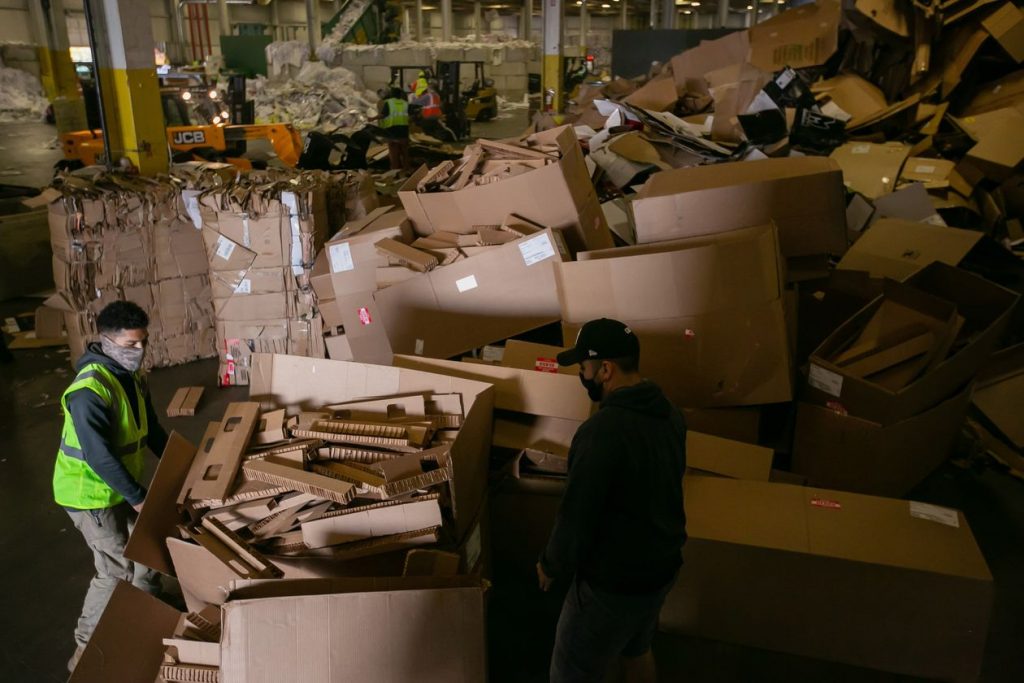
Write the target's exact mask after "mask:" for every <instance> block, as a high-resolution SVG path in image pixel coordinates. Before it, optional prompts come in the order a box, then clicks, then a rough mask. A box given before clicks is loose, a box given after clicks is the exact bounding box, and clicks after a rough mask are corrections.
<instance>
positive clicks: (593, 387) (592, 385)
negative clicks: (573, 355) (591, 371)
mask: <svg viewBox="0 0 1024 683" xmlns="http://www.w3.org/2000/svg"><path fill="white" fill-rule="evenodd" d="M580 384H582V385H583V388H584V389H586V390H587V396H589V397H590V400H591V401H593V402H594V403H600V402H601V399H602V398H603V396H602V394H603V393H604V392H603V391H602V389H603V386H602V385H601V383H600V382H598V381H597V380H596V379H587V378H586V377H584V376H583V371H582V370H580Z"/></svg>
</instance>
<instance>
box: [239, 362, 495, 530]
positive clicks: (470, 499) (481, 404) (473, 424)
mask: <svg viewBox="0 0 1024 683" xmlns="http://www.w3.org/2000/svg"><path fill="white" fill-rule="evenodd" d="M252 368H253V372H252V378H251V382H250V388H249V393H250V396H251V397H252V399H253V400H257V401H261V402H262V403H263V404H264V408H268V407H287V408H291V407H293V406H298V407H300V408H301V409H303V410H318V409H319V408H321V407H323V406H325V405H330V404H334V403H343V402H348V401H355V400H361V399H368V398H375V397H379V396H393V395H400V394H413V393H423V392H429V393H442V394H444V393H457V394H461V395H462V407H463V412H464V415H465V418H464V420H463V422H462V426H461V428H460V429H459V431H458V435H457V436H456V438H455V441H454V442H452V444H451V451H450V458H451V466H452V477H453V478H452V481H451V482H450V486H451V490H452V508H453V510H454V514H455V524H454V528H455V531H456V538H458V539H461V538H462V537H463V536H464V535H465V533H466V531H467V530H468V529H469V527H470V524H471V522H472V521H473V519H474V517H475V515H476V513H477V511H478V510H479V508H480V505H481V501H482V500H483V495H484V491H485V489H486V485H487V453H488V452H489V451H490V438H491V437H490V435H491V419H492V410H493V405H494V394H493V390H492V389H491V387H490V386H489V385H487V384H483V383H481V382H475V381H471V380H465V379H459V378H454V377H448V376H445V375H441V374H433V373H429V372H418V371H415V370H407V369H400V368H395V367H383V366H377V365H364V364H361V363H346V362H342V361H329V360H318V359H312V358H301V357H295V356H281V355H268V354H255V355H254V356H253V360H252Z"/></svg>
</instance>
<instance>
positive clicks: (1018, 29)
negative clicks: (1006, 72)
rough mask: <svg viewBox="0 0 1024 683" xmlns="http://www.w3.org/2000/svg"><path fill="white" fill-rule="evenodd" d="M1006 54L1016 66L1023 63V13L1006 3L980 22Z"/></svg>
mask: <svg viewBox="0 0 1024 683" xmlns="http://www.w3.org/2000/svg"><path fill="white" fill-rule="evenodd" d="M981 25H982V26H984V27H985V30H986V31H988V32H989V34H990V35H991V36H992V37H993V38H995V39H996V42H998V43H999V44H1000V45H1001V46H1002V48H1003V49H1004V50H1006V54H1008V55H1010V56H1011V57H1013V59H1014V61H1016V62H1017V63H1018V64H1020V63H1021V62H1024V12H1021V11H1020V9H1018V8H1017V6H1016V5H1015V4H1013V3H1012V2H1008V3H1006V4H1005V5H1003V6H1002V7H1000V8H999V9H997V10H996V11H995V12H993V13H992V14H990V15H989V16H988V17H987V18H986V19H985V20H983V21H982V22H981Z"/></svg>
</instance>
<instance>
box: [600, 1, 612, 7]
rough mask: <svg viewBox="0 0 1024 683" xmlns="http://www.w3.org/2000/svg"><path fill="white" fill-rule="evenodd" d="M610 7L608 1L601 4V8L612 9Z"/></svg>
mask: <svg viewBox="0 0 1024 683" xmlns="http://www.w3.org/2000/svg"><path fill="white" fill-rule="evenodd" d="M610 8H611V5H609V4H608V3H607V2H606V3H603V4H602V5H601V9H610Z"/></svg>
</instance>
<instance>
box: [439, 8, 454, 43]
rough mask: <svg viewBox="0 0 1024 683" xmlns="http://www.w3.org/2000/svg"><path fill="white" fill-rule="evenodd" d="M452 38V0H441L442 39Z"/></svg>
mask: <svg viewBox="0 0 1024 683" xmlns="http://www.w3.org/2000/svg"><path fill="white" fill-rule="evenodd" d="M451 39H452V0H441V40H451Z"/></svg>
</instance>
